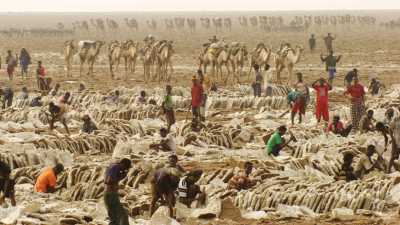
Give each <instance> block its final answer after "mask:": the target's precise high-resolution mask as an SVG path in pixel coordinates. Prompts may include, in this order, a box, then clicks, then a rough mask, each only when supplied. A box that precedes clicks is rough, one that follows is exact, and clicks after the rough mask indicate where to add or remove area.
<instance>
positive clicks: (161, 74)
mask: <svg viewBox="0 0 400 225" xmlns="http://www.w3.org/2000/svg"><path fill="white" fill-rule="evenodd" d="M172 43H173V42H172V41H163V43H161V44H160V45H159V47H158V51H157V53H158V54H157V74H158V81H159V82H160V81H161V80H164V81H170V79H171V74H172V73H173V72H174V68H173V66H172V61H171V58H172V55H173V54H174V49H173V46H172ZM168 67H169V68H170V71H171V72H170V74H168Z"/></svg>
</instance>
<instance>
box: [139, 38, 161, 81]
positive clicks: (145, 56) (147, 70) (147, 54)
mask: <svg viewBox="0 0 400 225" xmlns="http://www.w3.org/2000/svg"><path fill="white" fill-rule="evenodd" d="M156 53H157V48H156V47H154V45H149V46H146V47H145V49H142V50H141V55H142V57H141V58H142V60H143V75H144V82H146V83H147V81H148V80H149V78H150V76H151V70H152V69H154V63H155V59H156Z"/></svg>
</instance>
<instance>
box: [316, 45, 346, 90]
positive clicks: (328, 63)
mask: <svg viewBox="0 0 400 225" xmlns="http://www.w3.org/2000/svg"><path fill="white" fill-rule="evenodd" d="M320 58H321V61H322V62H324V63H325V70H326V71H327V72H328V83H329V85H330V86H332V83H333V79H334V78H335V74H336V64H337V63H338V62H339V61H340V59H341V58H342V56H341V55H339V56H334V55H333V51H329V55H328V56H326V57H323V55H322V54H321V56H320Z"/></svg>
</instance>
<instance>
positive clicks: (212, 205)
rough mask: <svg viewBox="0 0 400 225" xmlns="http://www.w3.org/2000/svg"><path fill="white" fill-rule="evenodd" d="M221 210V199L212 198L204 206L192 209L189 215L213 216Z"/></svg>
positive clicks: (197, 216)
mask: <svg viewBox="0 0 400 225" xmlns="http://www.w3.org/2000/svg"><path fill="white" fill-rule="evenodd" d="M221 211H222V201H221V200H213V201H211V202H209V203H208V204H207V206H206V207H205V208H201V209H194V210H193V212H192V215H191V217H194V218H204V219H208V218H215V217H217V218H218V217H219V216H220V214H221Z"/></svg>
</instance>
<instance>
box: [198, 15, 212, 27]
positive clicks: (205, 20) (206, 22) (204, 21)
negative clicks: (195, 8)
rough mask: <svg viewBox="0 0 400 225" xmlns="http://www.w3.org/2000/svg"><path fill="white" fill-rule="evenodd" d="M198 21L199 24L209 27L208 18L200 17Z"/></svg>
mask: <svg viewBox="0 0 400 225" xmlns="http://www.w3.org/2000/svg"><path fill="white" fill-rule="evenodd" d="M200 22H201V26H202V27H203V28H205V29H209V28H210V24H211V23H210V19H209V18H206V17H202V18H200Z"/></svg>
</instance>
